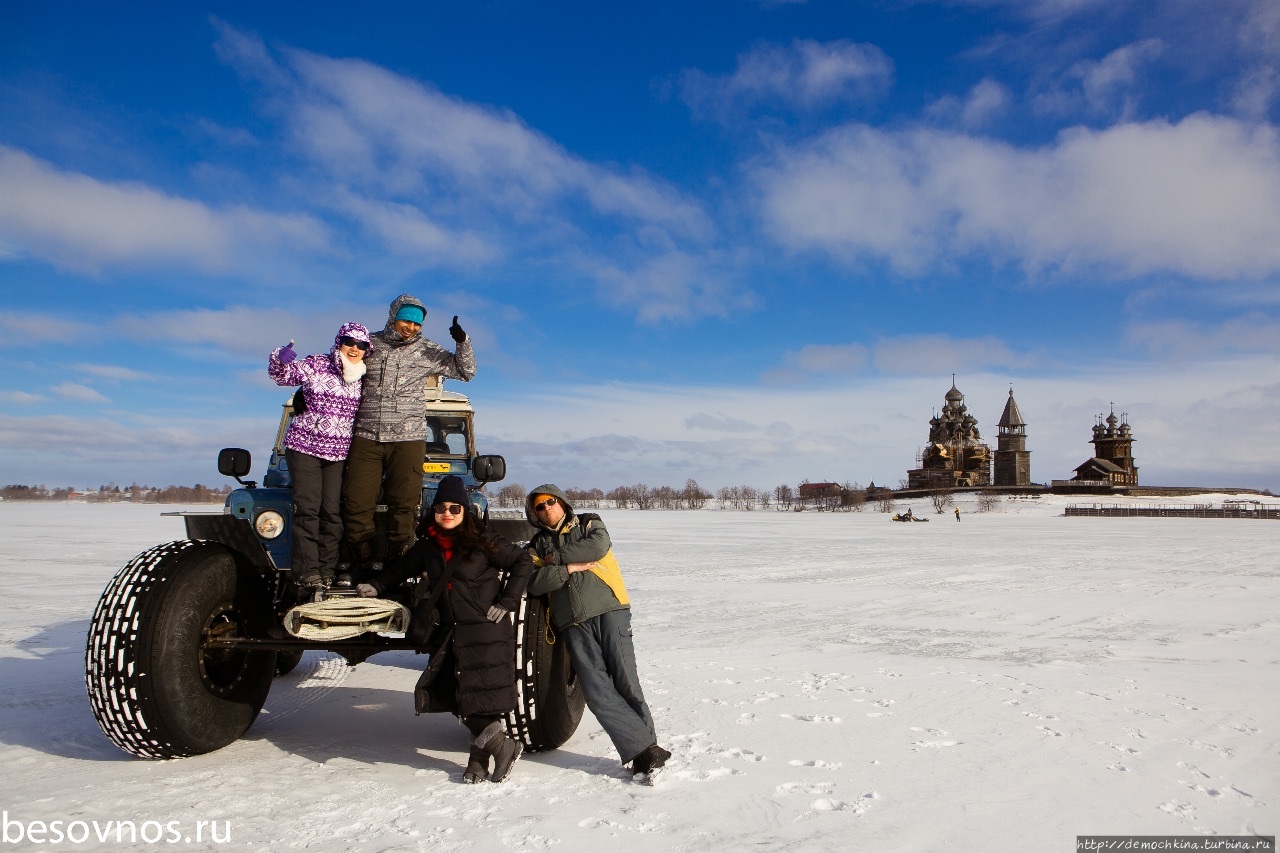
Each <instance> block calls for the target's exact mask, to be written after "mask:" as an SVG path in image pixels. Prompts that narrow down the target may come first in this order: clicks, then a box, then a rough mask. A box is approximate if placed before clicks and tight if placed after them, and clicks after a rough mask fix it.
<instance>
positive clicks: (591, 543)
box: [525, 484, 628, 629]
mask: <svg viewBox="0 0 1280 853" xmlns="http://www.w3.org/2000/svg"><path fill="white" fill-rule="evenodd" d="M535 494H541V495H555V496H556V497H557V498H559V499H560V501H561V503H563V504H564V505H565V509H566V512H565V517H564V521H562V522H560V527H559V528H558V529H556V530H552V529H551V528H549V527H547V526H546V525H545V524H543V523H542V522H541V521H540V520H539V519H538V518H537V514H536V513H535V512H534V511H533V496H534V495H535ZM525 515H526V516H527V517H528V519H529V523H530V524H532V525H533V526H534V527H536V528H538V532H537V533H535V534H534V535H533V538H532V539H531V540H529V545H528V549H529V550H530V551H532V552H533V555H534V563H535V564H536V565H537V566H538V568H537V569H535V570H534V572H533V578H532V579H530V581H529V594H530V595H550V597H551V621H552V623H553V624H554V625H555V626H556V627H557V628H561V629H563V628H568V627H569V626H571V625H577V624H578V623H579V622H585V621H586V620H588V619H591V618H592V617H595V616H599V615H600V614H601V613H608V612H609V611H610V610H622V609H624V608H626V607H628V605H626V604H623V603H622V602H621V601H619V600H618V597H617V596H616V595H614V593H613V590H612V589H610V588H609V585H608V584H607V583H605V582H604V581H602V580H601V579H600V578H599V577H597V576H596V575H595V574H594V573H592V572H574V573H572V574H570V573H569V571H568V569H566V568H565V566H567V565H568V564H570V563H589V562H592V561H594V560H599V559H601V558H602V557H604V555H605V554H607V553H608V552H609V548H610V547H612V544H613V543H612V541H611V540H610V539H609V531H608V530H606V529H605V526H604V522H603V521H601V520H600V518H599V516H595V515H587V516H583V517H582V518H579V516H577V515H575V514H574V512H573V507H572V506H571V505H570V504H569V501H568V499H567V498H566V497H565V494H564V492H563V491H561V490H560V489H559V488H558V487H556V486H553V485H550V484H547V485H543V486H539V487H538V488H536V489H534V490H533V492H531V493H530V495H529V497H528V498H527V499H526V500H525ZM583 519H585V523H583Z"/></svg>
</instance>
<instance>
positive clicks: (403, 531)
mask: <svg viewBox="0 0 1280 853" xmlns="http://www.w3.org/2000/svg"><path fill="white" fill-rule="evenodd" d="M426 451H427V448H426V442H424V441H387V442H378V441H370V440H369V439H367V438H353V439H351V450H349V451H348V452H347V470H346V475H345V476H344V477H343V480H342V522H343V527H344V528H345V530H346V535H347V543H348V544H349V545H351V546H352V553H353V554H358V553H359V551H360V547H359V546H360V543H363V542H369V541H371V540H372V539H373V532H374V528H373V512H374V510H375V509H376V508H377V505H378V492H379V490H381V491H382V498H383V501H384V502H385V503H386V505H387V533H388V539H389V543H388V550H387V553H388V556H398V555H399V554H400V552H401V551H403V550H404V549H405V548H407V547H409V545H410V544H412V542H413V540H414V532H413V531H414V528H415V527H416V526H417V524H418V512H419V510H420V509H421V506H422V460H423V458H424V457H425V456H426ZM384 479H385V482H384Z"/></svg>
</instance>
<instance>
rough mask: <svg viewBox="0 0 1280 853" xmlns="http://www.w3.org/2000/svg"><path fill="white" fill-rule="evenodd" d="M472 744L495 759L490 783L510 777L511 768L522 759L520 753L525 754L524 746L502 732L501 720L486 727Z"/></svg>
mask: <svg viewBox="0 0 1280 853" xmlns="http://www.w3.org/2000/svg"><path fill="white" fill-rule="evenodd" d="M471 743H472V745H473V746H477V747H479V748H480V749H481V750H483V751H484V753H485V754H486V755H488V756H489V757H490V758H492V759H493V773H491V774H490V775H489V781H490V782H501V781H503V780H505V779H506V778H507V777H508V776H510V775H511V768H512V767H514V766H515V763H516V761H517V760H518V759H519V758H520V753H522V752H524V744H522V743H520V741H518V740H513V739H511V738H509V737H507V734H506V732H504V731H503V730H502V721H501V720H495V721H493V722H492V723H490V724H489V725H488V726H486V727H485V730H484V731H482V732H481V733H480V734H478V735H476V739H475V740H474V741H472V742H471Z"/></svg>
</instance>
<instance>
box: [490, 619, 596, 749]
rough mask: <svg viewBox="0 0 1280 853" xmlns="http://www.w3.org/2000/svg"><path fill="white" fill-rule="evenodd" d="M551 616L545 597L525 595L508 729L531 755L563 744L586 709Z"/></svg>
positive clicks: (565, 650) (519, 623)
mask: <svg viewBox="0 0 1280 853" xmlns="http://www.w3.org/2000/svg"><path fill="white" fill-rule="evenodd" d="M550 618H551V613H550V611H548V610H547V608H546V606H545V605H544V603H543V600H542V599H541V598H539V597H536V596H525V598H524V600H523V602H522V603H521V606H520V612H519V614H518V619H517V622H516V641H517V650H516V693H517V697H518V698H517V708H516V711H515V712H513V713H512V714H510V715H508V717H507V729H508V731H509V732H510V733H511V736H512V737H514V738H517V739H518V740H520V741H522V742H523V743H524V745H525V748H526V749H528V750H529V751H530V752H545V751H546V750H550V749H556V748H558V747H560V746H561V745H563V744H564V743H565V741H567V740H569V738H571V737H573V733H574V732H575V731H577V730H578V723H579V722H581V721H582V712H583V710H584V709H585V708H586V697H585V696H584V695H583V693H582V685H581V684H580V683H579V682H578V679H577V676H576V674H575V673H574V671H573V666H572V664H571V663H570V662H569V650H568V649H567V648H566V646H565V643H564V641H563V640H562V639H560V638H559V637H557V636H555V634H554V632H551V631H548V627H549V620H550Z"/></svg>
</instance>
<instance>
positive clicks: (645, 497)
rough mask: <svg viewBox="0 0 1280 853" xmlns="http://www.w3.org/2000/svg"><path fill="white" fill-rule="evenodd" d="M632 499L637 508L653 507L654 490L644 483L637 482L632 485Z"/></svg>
mask: <svg viewBox="0 0 1280 853" xmlns="http://www.w3.org/2000/svg"><path fill="white" fill-rule="evenodd" d="M631 500H632V501H634V502H635V505H636V509H653V501H654V491H653V489H651V488H649V487H648V486H646V485H645V484H644V483H636V484H635V485H634V486H632V487H631Z"/></svg>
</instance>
